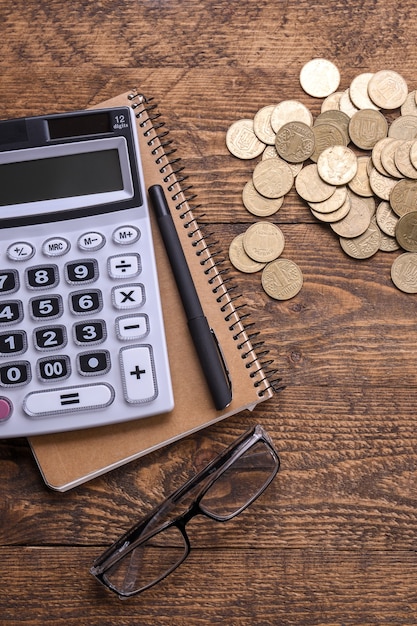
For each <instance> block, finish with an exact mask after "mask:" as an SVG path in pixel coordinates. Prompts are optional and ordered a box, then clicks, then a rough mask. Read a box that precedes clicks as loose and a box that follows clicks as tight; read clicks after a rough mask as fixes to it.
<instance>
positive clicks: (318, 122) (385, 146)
mask: <svg viewBox="0 0 417 626" xmlns="http://www.w3.org/2000/svg"><path fill="white" fill-rule="evenodd" d="M300 84H301V87H302V88H303V89H304V91H305V92H306V93H307V94H309V95H311V96H313V97H315V98H323V102H322V105H321V112H320V114H319V115H318V116H317V117H316V119H314V118H313V115H312V113H311V112H310V110H309V109H308V107H306V106H305V105H304V104H302V103H301V102H299V101H297V100H284V101H282V102H279V103H278V104H273V105H268V106H264V107H263V108H261V109H260V110H259V111H258V112H257V113H256V114H255V116H254V118H253V119H243V120H238V121H236V122H234V123H233V124H232V125H231V126H230V128H229V129H228V131H227V134H226V145H227V148H228V150H229V151H230V152H231V154H233V155H234V156H236V157H238V158H240V159H254V158H257V157H261V159H260V160H259V162H258V163H257V164H256V166H255V168H254V171H253V174H252V178H251V180H249V181H248V182H247V183H246V185H245V187H244V189H243V193H242V200H243V204H244V206H245V207H246V209H247V210H248V211H249V212H250V213H252V214H253V215H255V216H257V217H259V218H268V217H271V216H273V215H274V214H275V213H276V212H277V211H278V210H279V209H280V208H281V207H282V205H283V203H284V199H285V195H286V194H287V193H288V192H289V191H290V190H291V189H292V187H293V186H294V187H295V189H296V191H297V193H298V195H299V196H300V197H301V198H302V199H303V200H304V201H305V203H306V204H307V206H308V207H309V209H310V211H311V213H312V215H313V216H314V217H315V218H316V219H317V220H319V221H321V222H324V223H327V224H329V226H330V228H331V229H332V230H333V231H334V233H335V234H336V235H337V237H338V240H339V243H340V246H341V248H342V249H343V251H344V252H345V253H346V254H348V255H349V256H351V257H353V258H355V259H368V258H370V257H371V256H373V255H374V254H375V253H376V252H377V251H379V250H381V251H384V252H393V251H401V254H400V256H398V257H397V258H396V260H395V261H394V263H393V265H392V270H391V279H392V281H393V283H394V285H395V286H396V287H397V288H398V289H400V290H402V291H404V292H406V293H417V91H409V90H408V86H407V83H406V81H405V80H404V78H403V77H402V76H401V75H400V74H398V73H397V72H395V71H393V70H381V71H378V72H375V73H371V72H367V73H362V74H359V75H358V76H356V77H355V78H354V79H353V80H352V82H351V84H350V86H349V87H348V88H347V89H345V90H343V91H338V89H339V84H340V73H339V70H338V69H337V67H336V66H335V65H334V64H333V63H332V62H331V61H328V60H326V59H312V60H311V61H309V62H308V63H306V64H305V65H304V67H303V68H302V69H301V72H300ZM396 112H397V113H398V115H397V117H394V119H393V121H391V123H389V122H388V120H387V117H386V116H387V115H388V114H390V115H391V117H393V115H395V113H396ZM262 223H265V222H258V223H257V224H256V225H253V226H257V229H258V230H257V229H254V232H255V233H257V232H260V227H259V224H262ZM268 224H269V226H273V224H271V223H270V222H269V223H268ZM251 228H252V227H250V228H249V229H248V231H250V229H251ZM267 241H268V237H267V236H264V234H262V236H260V235H259V236H258V235H257V234H256V235H255V244H253V243H252V244H249V243H247V242H249V237H248V233H244V234H242V235H239V236H238V237H237V238H236V240H235V241H233V242H232V244H231V246H230V250H229V255H230V260H231V262H232V264H233V265H234V266H235V267H236V268H237V269H239V270H240V271H243V272H256V271H260V270H262V272H263V276H262V285H263V287H264V289H265V291H266V292H267V293H269V294H270V295H272V297H276V298H277V299H286V298H284V297H281V291H282V294H283V295H287V294H290V293H292V295H287V298H288V297H293V295H295V294H296V293H298V291H299V290H300V288H301V285H302V275H301V272H300V270H299V268H297V266H296V265H295V264H294V265H295V267H296V268H297V270H298V272H295V270H294V268H291V271H289V270H288V272H289V274H288V275H290V276H291V277H292V280H293V282H294V284H296V285H297V287H295V286H294V287H293V290H292V291H291V290H290V289H283V290H281V286H282V284H283V282H284V279H283V277H282V276H281V275H278V273H277V272H275V273H274V272H272V270H271V268H269V270H268V271H267V267H268V266H267V265H265V263H277V260H278V259H277V258H278V256H280V254H281V252H282V250H281V252H280V253H279V254H278V255H277V258H276V259H272V260H269V258H268V260H266V258H262V251H261V248H262V246H263V245H265V246H266V248H265V250H264V253H265V257H268V250H267V247H268V246H267V245H266V242H267ZM251 246H252V247H251ZM254 248H256V254H255V256H254V255H253V249H254ZM237 250H240V251H239V252H237ZM243 255H245V256H243ZM281 261H286V260H285V259H281ZM289 263H293V262H292V261H291V262H289ZM268 272H269V276H270V277H271V276H274V280H272V279H271V278H270V277H269V279H265V280H264V275H266V276H268ZM298 273H299V274H298ZM296 274H297V276H296ZM300 275H301V279H300ZM273 284H274V285H275V286H274V287H272V288H271V285H273ZM274 294H275V295H274Z"/></svg>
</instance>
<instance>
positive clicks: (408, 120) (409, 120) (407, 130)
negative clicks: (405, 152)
mask: <svg viewBox="0 0 417 626" xmlns="http://www.w3.org/2000/svg"><path fill="white" fill-rule="evenodd" d="M388 137H393V138H394V139H404V140H406V139H416V137H417V117H416V116H415V115H400V117H397V118H396V119H395V120H393V121H392V123H391V126H390V127H389V131H388Z"/></svg>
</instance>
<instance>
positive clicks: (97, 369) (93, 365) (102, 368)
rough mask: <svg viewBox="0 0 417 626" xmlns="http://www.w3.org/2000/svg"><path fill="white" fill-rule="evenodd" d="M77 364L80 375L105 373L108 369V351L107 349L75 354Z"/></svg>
mask: <svg viewBox="0 0 417 626" xmlns="http://www.w3.org/2000/svg"><path fill="white" fill-rule="evenodd" d="M77 366H78V371H79V373H80V374H81V375H82V376H94V375H96V374H105V373H106V372H108V371H109V369H110V353H109V352H108V351H107V350H96V351H95V352H83V353H81V354H79V355H78V356H77Z"/></svg>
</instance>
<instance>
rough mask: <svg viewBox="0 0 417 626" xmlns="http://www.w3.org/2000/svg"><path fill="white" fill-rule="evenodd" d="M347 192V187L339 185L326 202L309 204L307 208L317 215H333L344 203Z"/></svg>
mask: <svg viewBox="0 0 417 626" xmlns="http://www.w3.org/2000/svg"><path fill="white" fill-rule="evenodd" d="M347 191H348V190H347V187H346V186H345V185H341V186H340V187H336V189H335V191H334V192H333V193H332V195H331V196H330V198H328V199H327V200H323V202H309V203H308V206H309V207H310V209H313V211H317V212H318V213H333V212H334V211H337V210H338V209H340V207H341V206H342V205H343V204H344V203H345V201H346V196H347ZM340 219H341V218H340Z"/></svg>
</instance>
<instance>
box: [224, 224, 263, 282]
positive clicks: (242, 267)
mask: <svg viewBox="0 0 417 626" xmlns="http://www.w3.org/2000/svg"><path fill="white" fill-rule="evenodd" d="M244 234H245V233H241V234H240V235H237V236H236V237H235V238H234V239H233V241H232V242H231V244H230V246H229V259H230V262H231V263H232V265H233V266H234V267H235V268H236V269H237V270H239V271H240V272H244V273H245V274H253V273H255V272H259V271H260V270H262V269H263V268H264V267H265V263H258V262H257V261H254V260H253V259H251V258H250V257H249V256H248V255H247V254H246V252H245V249H244V247H243V237H244Z"/></svg>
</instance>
